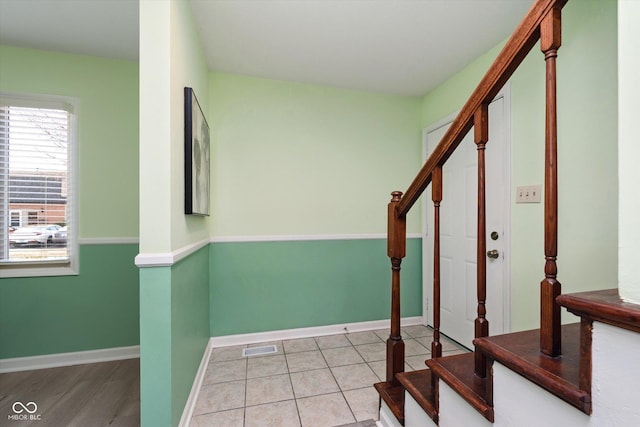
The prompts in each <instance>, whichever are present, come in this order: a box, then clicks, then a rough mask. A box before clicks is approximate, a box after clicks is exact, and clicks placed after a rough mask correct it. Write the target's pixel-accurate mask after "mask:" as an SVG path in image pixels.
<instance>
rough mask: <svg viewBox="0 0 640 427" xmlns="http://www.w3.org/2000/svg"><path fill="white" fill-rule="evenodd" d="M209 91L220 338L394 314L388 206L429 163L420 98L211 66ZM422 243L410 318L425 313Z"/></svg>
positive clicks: (407, 273)
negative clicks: (423, 161) (424, 156)
mask: <svg viewBox="0 0 640 427" xmlns="http://www.w3.org/2000/svg"><path fill="white" fill-rule="evenodd" d="M209 100H210V101H209V102H210V108H209V111H210V114H209V117H210V120H209V124H210V126H211V132H212V141H213V149H212V162H213V163H212V189H213V190H212V191H213V202H212V203H213V204H212V207H213V209H212V212H213V213H212V220H211V231H210V233H211V234H212V235H213V236H214V239H218V240H223V241H224V243H223V242H220V243H214V244H212V248H211V291H210V292H211V294H210V298H211V333H212V335H228V334H238V333H251V332H261V331H269V330H279V329H290V328H302V327H309V326H321V325H330V324H337V323H351V322H360V321H368V320H378V319H386V318H389V298H390V266H389V260H388V258H387V256H386V242H385V240H384V239H383V236H385V235H386V227H387V203H388V202H389V200H390V193H391V191H394V190H403V189H404V188H405V187H406V186H407V185H408V184H409V182H410V181H411V179H412V177H413V175H414V174H415V172H416V171H417V170H418V168H419V167H420V151H421V148H420V139H421V137H420V134H421V132H420V106H421V99H420V98H418V97H403V96H391V95H382V94H376V93H366V92H359V91H352V90H344V89H337V88H330V87H323V86H317V85H308V84H301V83H294V82H284V81H276V80H267V79H259V78H253V77H246V76H239V75H231V74H224V73H211V74H210V94H209ZM420 224H421V218H420V212H419V209H417V210H416V212H413V213H412V215H411V216H410V217H409V220H408V231H409V232H410V233H416V232H418V231H419V230H420ZM256 236H258V237H259V238H258V239H257V240H266V241H259V242H256V241H255V240H256V239H255V237H256ZM264 236H271V237H267V238H266V239H264ZM273 236H277V238H276V239H273V238H272V237H273ZM310 236H322V238H323V239H328V240H316V239H315V237H310ZM361 237H368V238H366V239H361ZM371 237H375V238H374V239H371ZM247 240H254V241H253V242H247ZM270 240H271V241H270ZM273 240H279V241H273ZM419 241H420V240H419V239H414V240H410V243H409V245H408V246H409V248H408V257H407V261H406V262H405V264H406V267H405V270H403V271H404V274H403V284H402V286H403V295H404V297H403V298H404V300H403V301H404V302H405V305H404V307H403V315H404V316H419V315H421V295H422V290H421V274H422V273H421V271H422V269H421V264H420V261H419V260H420V256H421V255H420V253H421V252H420V250H421V249H420V244H419ZM283 313H285V314H286V315H283Z"/></svg>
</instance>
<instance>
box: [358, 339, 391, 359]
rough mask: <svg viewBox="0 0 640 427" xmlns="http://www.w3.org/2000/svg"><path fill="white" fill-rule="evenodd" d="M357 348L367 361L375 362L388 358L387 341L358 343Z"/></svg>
mask: <svg viewBox="0 0 640 427" xmlns="http://www.w3.org/2000/svg"><path fill="white" fill-rule="evenodd" d="M356 350H358V353H360V356H362V358H363V359H364V360H365V362H375V361H376V360H385V359H386V358H387V346H386V344H385V343H375V344H362V345H357V346H356Z"/></svg>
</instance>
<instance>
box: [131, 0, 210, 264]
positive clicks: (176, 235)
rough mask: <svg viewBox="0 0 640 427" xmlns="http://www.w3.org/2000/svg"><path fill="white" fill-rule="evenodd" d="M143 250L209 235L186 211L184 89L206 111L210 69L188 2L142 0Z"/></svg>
mask: <svg viewBox="0 0 640 427" xmlns="http://www.w3.org/2000/svg"><path fill="white" fill-rule="evenodd" d="M140 16H141V18H140V76H141V78H140V82H141V84H140V99H141V100H142V101H141V104H140V159H141V163H140V235H141V242H140V249H141V252H143V253H157V252H161V253H166V252H171V251H175V250H177V249H180V248H183V247H185V246H188V245H189V244H191V243H194V242H197V241H200V240H203V239H206V238H207V237H208V224H207V223H208V219H207V218H203V217H191V216H185V214H184V87H185V86H188V87H192V88H193V89H194V91H195V93H196V96H197V97H198V100H199V101H200V105H201V106H202V108H203V110H204V112H205V114H206V112H207V107H208V96H209V90H208V71H207V66H206V63H205V60H204V55H203V51H202V48H201V44H200V40H199V38H198V34H197V31H196V29H195V24H194V22H193V16H192V13H191V7H190V5H189V3H188V2H187V1H186V0H178V1H154V2H141V3H140Z"/></svg>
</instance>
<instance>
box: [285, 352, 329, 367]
mask: <svg viewBox="0 0 640 427" xmlns="http://www.w3.org/2000/svg"><path fill="white" fill-rule="evenodd" d="M287 365H288V366H289V372H300V371H309V370H312V369H321V368H326V367H327V363H326V362H325V361H324V357H323V356H322V353H320V350H316V351H304V352H301V353H291V354H287Z"/></svg>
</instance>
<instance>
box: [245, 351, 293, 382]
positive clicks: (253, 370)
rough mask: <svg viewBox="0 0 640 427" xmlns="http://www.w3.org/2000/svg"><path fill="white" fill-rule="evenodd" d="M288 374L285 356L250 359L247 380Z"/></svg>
mask: <svg viewBox="0 0 640 427" xmlns="http://www.w3.org/2000/svg"><path fill="white" fill-rule="evenodd" d="M286 373H288V370H287V361H286V360H285V358H284V355H277V356H269V357H267V356H265V357H250V358H249V360H248V362H247V378H259V377H270V376H273V375H279V374H286Z"/></svg>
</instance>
